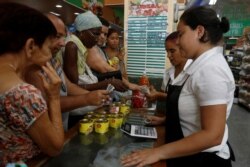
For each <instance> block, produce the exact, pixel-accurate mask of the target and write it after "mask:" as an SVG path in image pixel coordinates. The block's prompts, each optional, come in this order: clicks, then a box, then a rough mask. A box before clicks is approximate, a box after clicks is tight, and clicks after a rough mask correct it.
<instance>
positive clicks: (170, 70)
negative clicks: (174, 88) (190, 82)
mask: <svg viewBox="0 0 250 167" xmlns="http://www.w3.org/2000/svg"><path fill="white" fill-rule="evenodd" d="M192 62H193V60H192V59H188V60H187V62H186V64H185V66H184V68H183V71H182V72H180V74H179V75H178V76H177V77H176V78H174V73H175V67H174V66H172V67H170V68H168V69H167V70H165V72H164V74H163V81H162V85H161V90H162V91H163V92H165V91H166V86H167V84H168V81H169V78H170V84H172V85H174V84H178V82H179V81H182V78H183V76H184V74H185V73H184V71H185V70H186V68H187V67H188V66H189V65H190V64H191V63H192Z"/></svg>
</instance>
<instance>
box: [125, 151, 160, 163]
mask: <svg viewBox="0 0 250 167" xmlns="http://www.w3.org/2000/svg"><path fill="white" fill-rule="evenodd" d="M158 149H159V147H158V148H152V149H144V150H136V151H133V152H132V153H130V154H128V155H125V156H123V157H122V158H121V165H122V166H123V167H130V166H133V167H134V166H135V167H143V166H146V165H150V164H153V163H155V162H158V161H160V154H159V151H158Z"/></svg>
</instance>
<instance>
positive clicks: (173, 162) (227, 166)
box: [165, 78, 234, 167]
mask: <svg viewBox="0 0 250 167" xmlns="http://www.w3.org/2000/svg"><path fill="white" fill-rule="evenodd" d="M187 79H188V78H187ZM187 79H186V80H187ZM186 80H185V82H186ZM185 82H184V83H183V84H182V85H180V86H177V85H171V84H169V81H168V84H167V88H166V90H167V98H166V108H167V111H166V124H165V126H166V127H165V128H166V136H165V140H166V143H171V142H174V141H177V140H180V139H182V138H184V135H183V132H182V128H181V124H180V118H179V109H178V101H179V97H180V94H181V90H182V88H183V86H184V84H185ZM229 149H230V154H231V157H230V158H229V159H227V160H226V159H223V158H220V157H219V156H217V155H216V154H215V153H210V152H201V153H197V154H194V155H191V156H185V157H180V158H173V159H168V160H166V163H167V167H185V166H192V167H231V166H232V165H231V160H233V159H234V154H233V152H232V150H231V147H230V145H229Z"/></svg>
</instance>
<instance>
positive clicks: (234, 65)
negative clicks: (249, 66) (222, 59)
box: [226, 48, 244, 103]
mask: <svg viewBox="0 0 250 167" xmlns="http://www.w3.org/2000/svg"><path fill="white" fill-rule="evenodd" d="M243 57H244V50H243V48H235V49H232V50H231V51H230V53H229V54H228V55H226V59H227V62H228V64H229V67H230V68H231V71H232V73H233V76H234V79H235V86H236V88H235V93H234V97H235V101H234V102H235V103H238V97H239V86H240V85H239V80H240V72H241V64H242V58H243Z"/></svg>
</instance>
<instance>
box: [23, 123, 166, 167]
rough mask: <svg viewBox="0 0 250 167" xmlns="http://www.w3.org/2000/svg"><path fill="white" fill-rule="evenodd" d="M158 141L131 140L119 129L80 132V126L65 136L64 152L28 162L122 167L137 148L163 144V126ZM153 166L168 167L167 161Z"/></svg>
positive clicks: (67, 166) (45, 165) (65, 166)
mask: <svg viewBox="0 0 250 167" xmlns="http://www.w3.org/2000/svg"><path fill="white" fill-rule="evenodd" d="M156 129H157V134H158V139H145V138H138V137H131V136H129V135H127V134H125V133H123V132H122V131H121V130H120V129H113V128H109V131H108V132H107V133H105V134H98V133H96V132H92V133H90V134H89V135H84V134H81V133H78V125H77V126H75V127H73V128H72V129H70V130H69V131H68V132H67V133H66V134H65V146H64V148H63V150H62V153H61V154H60V155H58V156H56V157H53V158H49V157H47V156H45V155H40V156H38V157H36V158H34V159H32V160H31V161H29V162H28V163H27V165H28V166H29V167H33V166H34V167H37V166H43V167H54V166H60V167H72V166H74V167H83V166H84V167H110V166H112V167H120V166H121V165H120V161H119V160H120V157H121V156H123V155H124V154H127V153H129V152H131V151H132V150H136V149H143V148H151V147H154V146H159V145H162V144H163V143H164V137H165V133H164V132H165V131H164V127H163V126H158V127H156ZM152 166H153V167H166V165H165V161H162V162H158V163H156V164H154V165H152Z"/></svg>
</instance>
